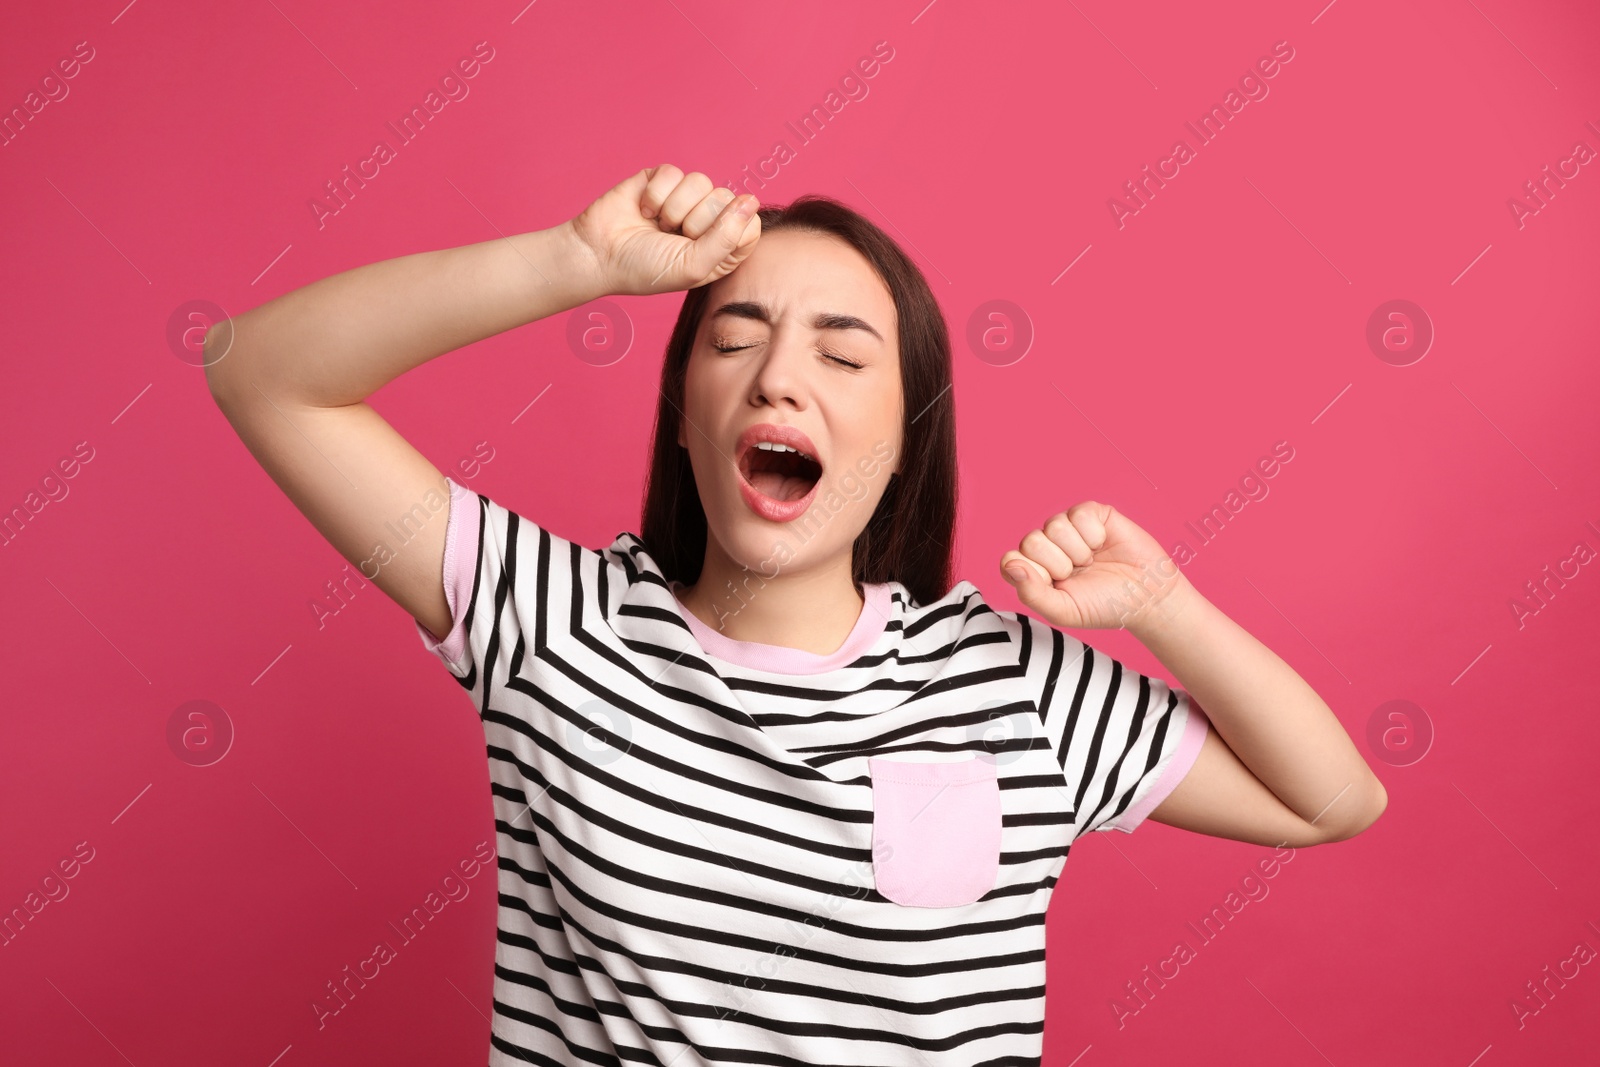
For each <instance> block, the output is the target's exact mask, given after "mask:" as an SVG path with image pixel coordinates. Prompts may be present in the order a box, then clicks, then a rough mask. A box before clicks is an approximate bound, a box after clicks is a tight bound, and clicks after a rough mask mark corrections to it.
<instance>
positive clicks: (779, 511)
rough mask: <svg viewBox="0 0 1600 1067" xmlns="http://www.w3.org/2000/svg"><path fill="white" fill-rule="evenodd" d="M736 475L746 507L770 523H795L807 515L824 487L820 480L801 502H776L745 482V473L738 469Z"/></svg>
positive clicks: (735, 470) (735, 469)
mask: <svg viewBox="0 0 1600 1067" xmlns="http://www.w3.org/2000/svg"><path fill="white" fill-rule="evenodd" d="M734 473H735V474H737V475H738V476H739V495H740V496H742V497H744V502H745V505H746V506H747V507H748V508H749V509H750V510H751V511H753V512H755V513H756V514H757V515H759V516H761V517H762V518H763V519H766V520H767V521H768V522H793V521H794V520H795V519H798V518H799V517H800V516H802V515H804V514H805V513H806V509H807V508H809V507H811V501H812V500H813V499H815V498H816V495H817V490H818V489H820V488H821V487H822V479H821V478H818V479H817V482H816V484H815V485H813V486H812V487H811V491H810V492H808V493H806V495H805V496H803V497H801V498H800V499H799V500H774V499H773V498H772V497H770V496H768V495H767V494H765V493H763V492H762V491H761V490H759V489H757V488H756V487H755V486H753V485H751V484H750V483H749V482H747V481H745V477H744V472H743V471H741V470H739V469H738V468H737V467H735V468H734Z"/></svg>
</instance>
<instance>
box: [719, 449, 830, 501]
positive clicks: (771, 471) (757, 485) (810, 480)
mask: <svg viewBox="0 0 1600 1067" xmlns="http://www.w3.org/2000/svg"><path fill="white" fill-rule="evenodd" d="M739 473H740V474H742V475H744V480H745V481H746V482H749V483H750V485H751V487H752V488H754V489H755V490H756V491H757V492H759V493H761V495H763V496H765V497H768V498H770V499H772V500H776V501H778V502H779V503H788V502H790V501H795V500H801V499H803V498H804V497H805V496H806V495H807V494H808V493H810V492H811V490H812V489H814V488H815V487H816V484H817V482H818V481H819V480H821V478H822V464H820V463H818V462H817V461H816V460H815V459H813V458H811V457H810V456H808V455H806V454H805V453H804V452H801V451H799V450H798V449H795V448H791V447H790V446H788V445H780V444H774V443H773V442H771V441H758V442H756V443H755V444H754V445H752V446H751V447H749V448H747V449H745V450H744V453H743V455H741V456H740V457H739Z"/></svg>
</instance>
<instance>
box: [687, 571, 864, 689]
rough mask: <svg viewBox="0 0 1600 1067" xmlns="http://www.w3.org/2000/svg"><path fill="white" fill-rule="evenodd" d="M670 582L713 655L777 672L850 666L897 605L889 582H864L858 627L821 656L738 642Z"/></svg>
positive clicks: (703, 645) (698, 637) (697, 636)
mask: <svg viewBox="0 0 1600 1067" xmlns="http://www.w3.org/2000/svg"><path fill="white" fill-rule="evenodd" d="M668 584H669V587H670V589H671V591H672V593H673V597H672V606H673V607H675V608H677V609H678V614H679V615H681V616H683V621H684V622H686V623H687V624H688V625H689V630H690V632H691V633H693V634H694V636H695V640H697V641H699V642H700V647H701V648H702V649H704V650H705V651H706V652H707V653H708V654H709V655H712V656H715V657H716V658H717V659H720V660H724V661H726V662H728V663H737V664H738V665H740V666H741V667H750V668H753V669H755V670H758V671H768V672H770V673H773V674H820V673H822V672H823V671H831V670H835V669H837V668H839V667H844V666H848V665H849V664H851V663H853V662H855V661H856V660H857V659H858V658H860V657H861V656H862V655H863V654H865V653H866V652H867V651H868V650H869V649H871V648H872V646H873V645H874V644H876V643H877V640H878V638H879V637H881V636H882V635H883V632H884V630H885V629H886V628H887V627H888V625H889V612H890V609H891V608H892V607H893V602H892V600H891V598H890V595H889V585H888V583H886V582H876V583H874V582H865V583H863V584H862V593H863V594H864V595H865V597H866V603H864V604H863V605H862V606H861V614H860V615H859V616H857V618H856V624H855V627H854V628H853V629H851V631H850V634H849V636H848V637H846V638H845V639H844V644H842V645H840V646H839V647H838V648H837V649H836V650H834V651H833V652H830V653H828V654H827V655H819V654H818V653H815V652H807V651H805V650H804V649H800V648H787V647H785V646H783V645H768V644H762V643H761V642H759V641H735V640H734V639H733V638H731V637H729V636H728V635H726V634H724V633H722V632H720V631H718V630H714V629H712V628H711V627H710V626H707V625H706V624H705V623H704V622H701V621H700V619H699V618H698V617H697V616H696V615H695V614H694V612H692V611H690V610H689V609H688V608H686V607H684V605H683V603H682V601H680V600H679V599H678V597H677V592H678V590H680V589H682V588H683V583H682V582H679V581H677V580H676V579H674V580H673V581H671V582H670V583H668Z"/></svg>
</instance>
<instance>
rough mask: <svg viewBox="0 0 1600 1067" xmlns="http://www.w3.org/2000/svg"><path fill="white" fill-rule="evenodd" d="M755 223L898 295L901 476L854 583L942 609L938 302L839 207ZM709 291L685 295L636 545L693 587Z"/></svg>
mask: <svg viewBox="0 0 1600 1067" xmlns="http://www.w3.org/2000/svg"><path fill="white" fill-rule="evenodd" d="M759 214H760V216H761V232H762V233H763V234H767V233H771V232H773V231H774V230H806V231H810V232H814V233H821V234H831V235H833V236H835V237H838V238H840V239H842V240H844V241H845V242H847V243H848V244H850V245H851V247H853V248H855V250H856V251H857V252H860V253H861V255H862V256H864V257H865V258H866V260H867V262H868V263H870V264H872V266H873V268H874V269H875V270H876V271H877V273H878V276H879V277H880V278H881V279H883V281H884V284H885V285H886V286H887V288H888V290H889V293H890V295H891V296H892V297H893V298H894V307H895V314H896V316H897V319H898V333H899V337H900V381H901V395H902V400H903V405H902V406H903V408H904V412H905V415H904V418H905V423H904V425H903V426H902V433H901V437H902V442H903V443H902V448H901V451H900V457H899V459H900V470H899V472H898V474H897V475H896V476H895V477H893V478H891V479H890V480H889V484H888V487H887V488H886V489H885V490H884V493H883V496H882V498H881V499H879V501H878V506H877V508H876V510H874V511H873V513H872V517H871V518H870V519H869V520H868V521H867V525H866V527H865V529H863V530H862V531H861V534H860V535H859V536H858V537H857V538H856V540H855V545H854V547H853V550H852V553H851V574H852V577H853V578H854V580H855V582H856V584H857V586H858V587H859V586H860V585H861V583H864V582H874V583H876V582H887V581H891V580H892V581H898V582H900V583H901V584H902V585H904V586H905V587H906V590H907V591H908V592H909V593H910V594H911V597H912V599H913V600H914V601H915V602H916V603H918V604H928V603H932V602H933V601H936V600H939V599H941V598H942V597H943V596H944V595H945V594H946V593H947V592H948V591H949V589H950V584H951V575H950V572H951V553H952V540H953V538H954V533H955V517H956V480H957V468H956V429H955V425H956V424H955V400H954V394H953V391H952V389H951V386H952V385H953V381H952V378H951V368H950V335H949V331H948V330H947V329H946V327H945V321H944V314H943V312H942V311H941V309H940V307H939V302H938V300H937V299H935V297H934V295H933V291H932V289H930V288H929V286H928V282H927V279H926V278H924V277H923V275H922V272H921V271H920V270H918V269H917V266H916V264H914V263H912V262H911V260H910V258H908V257H907V256H906V254H905V253H904V252H903V251H901V249H900V247H899V246H898V245H897V244H895V242H894V241H893V239H891V238H890V237H889V235H888V234H886V233H884V232H883V231H882V230H881V229H879V228H878V227H877V225H875V224H874V223H872V222H871V221H870V220H868V219H867V218H865V217H864V216H862V215H860V214H859V213H857V212H856V211H854V210H853V209H851V208H849V207H846V206H845V205H844V204H842V203H840V202H839V201H837V200H833V199H831V198H829V197H825V196H817V195H806V196H801V197H799V198H797V199H795V200H793V201H791V202H790V203H788V204H781V205H768V206H764V207H762V208H761V209H760V212H759ZM710 289H711V286H710V284H707V285H701V286H697V287H695V288H693V289H690V290H688V291H687V292H686V293H685V294H684V298H683V305H682V307H680V308H679V309H678V321H677V323H676V324H675V325H674V326H673V329H672V337H671V338H670V339H669V340H668V341H667V350H666V358H665V359H664V360H663V361H662V365H661V389H660V395H661V399H660V401H659V402H658V403H657V405H656V423H655V443H654V446H653V451H652V455H651V460H650V474H649V480H648V482H647V483H646V486H645V497H644V514H643V518H642V521H641V524H640V539H641V540H642V541H643V542H644V545H645V549H646V550H647V551H648V552H649V553H650V556H651V558H652V559H653V560H655V562H656V565H657V566H658V567H659V568H660V570H661V573H662V574H663V575H664V576H665V577H666V578H667V579H668V580H672V579H677V580H678V581H680V582H683V583H684V584H686V585H693V584H694V583H695V582H696V581H697V580H698V579H699V577H700V569H701V567H702V566H703V565H704V563H705V551H706V514H705V509H704V508H702V507H701V506H700V493H699V490H698V488H697V487H696V485H695V479H694V468H693V466H692V465H691V464H690V462H689V452H688V450H687V449H685V448H681V447H679V445H678V428H679V420H680V419H681V418H682V417H683V416H682V412H683V403H684V397H683V392H684V378H685V375H686V374H687V370H688V364H689V355H690V352H691V351H692V349H693V347H694V338H695V334H696V333H697V332H698V331H699V328H700V319H701V317H702V316H703V315H704V314H705V310H706V304H707V302H708V300H709V294H710ZM947 393H948V394H950V395H946V394H947Z"/></svg>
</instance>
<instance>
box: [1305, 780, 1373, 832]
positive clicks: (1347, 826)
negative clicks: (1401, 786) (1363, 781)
mask: <svg viewBox="0 0 1600 1067" xmlns="http://www.w3.org/2000/svg"><path fill="white" fill-rule="evenodd" d="M1388 806H1389V791H1388V790H1387V789H1385V788H1384V787H1383V783H1382V782H1380V781H1378V779H1377V778H1376V777H1375V778H1373V779H1372V786H1371V789H1370V790H1369V791H1368V799H1367V802H1366V804H1365V805H1364V806H1363V808H1362V809H1361V813H1360V814H1359V815H1357V816H1354V817H1352V818H1350V819H1348V820H1347V821H1345V822H1344V823H1341V824H1338V825H1336V826H1335V827H1332V828H1330V830H1329V831H1326V832H1325V833H1324V835H1323V838H1322V840H1321V841H1319V842H1318V844H1330V843H1332V842H1334V841H1348V840H1350V839H1351V838H1352V837H1355V836H1356V835H1357V834H1359V833H1363V832H1365V831H1366V830H1369V829H1371V827H1372V824H1373V823H1375V822H1377V821H1378V816H1380V815H1382V814H1383V812H1384V809H1385V808H1387V807H1388Z"/></svg>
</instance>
